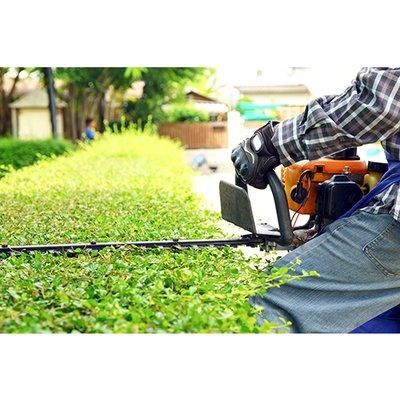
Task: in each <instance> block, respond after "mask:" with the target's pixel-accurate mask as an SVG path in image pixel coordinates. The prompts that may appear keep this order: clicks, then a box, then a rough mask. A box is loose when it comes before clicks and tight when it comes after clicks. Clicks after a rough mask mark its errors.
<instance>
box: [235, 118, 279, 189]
mask: <svg viewBox="0 0 400 400" xmlns="http://www.w3.org/2000/svg"><path fill="white" fill-rule="evenodd" d="M276 124H278V122H276V121H270V122H268V123H267V124H266V125H264V126H262V127H261V128H259V129H257V130H256V131H255V132H254V134H253V135H252V136H251V137H250V138H248V139H246V140H244V141H243V142H241V143H240V144H239V145H238V146H237V147H235V148H234V149H233V150H232V155H231V159H232V162H233V165H234V166H235V169H236V173H237V174H238V175H239V177H240V178H242V180H243V181H244V182H246V183H247V184H249V185H251V186H254V187H255V188H257V189H265V188H266V187H267V181H266V178H265V175H266V173H267V172H268V171H270V170H272V169H274V168H275V167H277V166H278V165H279V164H280V161H279V154H278V151H277V150H276V148H275V146H274V145H273V144H272V141H271V138H272V136H273V134H274V130H273V127H274V126H275V125H276Z"/></svg>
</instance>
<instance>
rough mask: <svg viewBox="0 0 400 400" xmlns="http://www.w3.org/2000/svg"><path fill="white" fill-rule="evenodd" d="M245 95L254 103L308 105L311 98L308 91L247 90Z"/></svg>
mask: <svg viewBox="0 0 400 400" xmlns="http://www.w3.org/2000/svg"><path fill="white" fill-rule="evenodd" d="M244 96H246V97H249V98H250V99H251V100H252V102H254V103H261V104H264V103H265V104H269V103H278V104H285V105H297V106H298V105H306V104H307V103H308V102H309V101H310V100H311V95H310V94H308V93H259V92H254V93H252V92H250V91H246V93H244Z"/></svg>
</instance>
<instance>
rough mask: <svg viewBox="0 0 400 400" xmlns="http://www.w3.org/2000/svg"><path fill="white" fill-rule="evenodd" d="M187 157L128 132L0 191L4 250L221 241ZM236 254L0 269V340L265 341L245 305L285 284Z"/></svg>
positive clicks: (99, 256)
mask: <svg viewBox="0 0 400 400" xmlns="http://www.w3.org/2000/svg"><path fill="white" fill-rule="evenodd" d="M217 219H218V216H217V215H215V214H214V213H211V212H209V211H207V210H204V209H202V208H201V204H200V201H199V199H198V198H197V197H196V196H195V195H194V194H193V192H192V190H191V171H190V169H189V168H188V167H187V166H186V165H185V161H184V155H183V151H182V150H181V148H179V146H177V145H176V144H174V143H172V142H171V141H168V140H166V139H160V138H158V137H156V136H152V135H148V134H143V133H142V134H137V133H136V132H134V131H132V132H130V133H129V132H128V133H125V134H122V135H114V136H109V137H105V138H104V139H103V140H99V141H98V142H96V143H94V144H93V145H89V146H87V147H86V148H83V149H80V150H78V151H76V152H74V153H72V154H69V155H67V156H61V157H59V158H57V159H55V160H42V161H39V163H38V164H36V165H34V166H30V167H27V168H24V169H22V170H19V171H16V172H12V173H10V174H8V175H7V176H6V177H5V178H4V179H2V180H1V181H0V221H1V223H0V240H1V242H2V243H9V244H25V243H48V242H68V241H74V242H75V241H90V240H97V241H111V240H140V239H142V240H153V239H170V238H172V237H176V236H179V237H181V238H212V237H221V236H222V233H221V232H220V231H219V229H218V228H217V227H216V221H217ZM251 263H252V264H260V263H262V261H261V260H257V259H254V260H250V261H248V260H246V259H245V258H244V256H243V255H242V253H241V252H240V251H237V250H233V249H229V248H226V249H222V250H218V249H203V250H193V249H190V250H184V251H179V252H174V251H166V250H147V251H144V250H139V249H133V250H132V251H123V250H114V249H108V250H103V251H101V252H99V253H96V254H88V253H82V254H79V255H78V256H77V257H74V258H67V257H64V256H52V255H47V254H35V255H21V256H13V257H10V258H4V259H2V260H0V332H259V331H265V332H270V331H274V330H275V329H276V326H275V325H273V324H269V323H265V324H264V325H263V326H261V327H260V326H257V324H256V314H255V310H254V309H253V308H252V307H251V306H250V305H249V304H248V303H247V301H246V298H247V297H248V296H249V295H251V294H252V293H255V292H256V291H258V290H261V289H262V288H265V287H266V286H272V285H277V284H279V283H282V282H284V281H285V280H287V279H290V278H289V277H288V275H287V270H286V269H281V270H279V271H272V275H269V276H267V275H266V274H264V273H263V272H260V271H257V270H255V269H252V268H250V264H251Z"/></svg>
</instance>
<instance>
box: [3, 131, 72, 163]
mask: <svg viewBox="0 0 400 400" xmlns="http://www.w3.org/2000/svg"><path fill="white" fill-rule="evenodd" d="M70 150H72V144H71V142H69V141H67V140H55V139H46V140H19V139H9V138H2V139H0V165H6V166H12V167H14V168H16V169H19V168H22V167H26V166H28V165H32V164H34V163H35V162H37V161H38V160H39V159H40V158H41V157H49V156H59V155H61V154H64V153H66V152H68V151H70Z"/></svg>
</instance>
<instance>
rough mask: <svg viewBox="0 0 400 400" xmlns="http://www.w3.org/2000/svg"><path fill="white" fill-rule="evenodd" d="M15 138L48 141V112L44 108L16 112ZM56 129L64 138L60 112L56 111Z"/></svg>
mask: <svg viewBox="0 0 400 400" xmlns="http://www.w3.org/2000/svg"><path fill="white" fill-rule="evenodd" d="M17 113H18V115H17V137H19V138H20V139H48V138H51V137H52V134H51V123H50V116H49V111H48V110H47V109H45V108H23V109H20V110H18V111H17ZM57 127H58V130H59V132H60V133H61V137H63V136H64V124H63V118H62V111H61V110H58V111H57Z"/></svg>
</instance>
